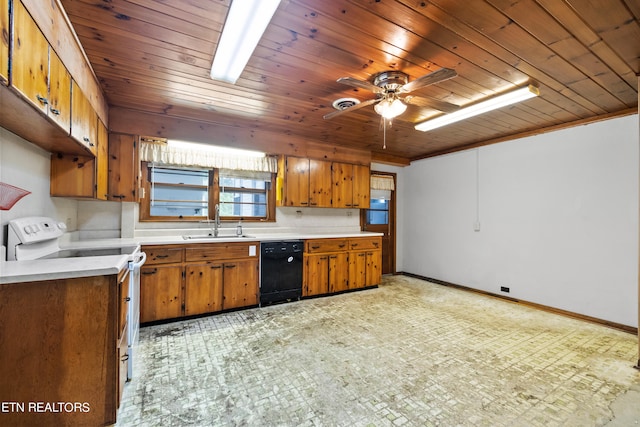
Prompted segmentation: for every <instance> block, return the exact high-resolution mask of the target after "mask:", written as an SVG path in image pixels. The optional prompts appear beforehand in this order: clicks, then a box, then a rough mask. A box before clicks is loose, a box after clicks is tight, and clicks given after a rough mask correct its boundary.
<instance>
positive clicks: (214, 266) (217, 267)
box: [211, 265, 222, 270]
mask: <svg viewBox="0 0 640 427" xmlns="http://www.w3.org/2000/svg"><path fill="white" fill-rule="evenodd" d="M211 268H213V269H216V270H217V269H219V268H222V266H221V265H212V266H211Z"/></svg>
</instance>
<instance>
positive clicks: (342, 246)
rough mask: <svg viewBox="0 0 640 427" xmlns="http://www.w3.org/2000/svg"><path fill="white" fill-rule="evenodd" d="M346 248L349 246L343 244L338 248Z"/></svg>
mask: <svg viewBox="0 0 640 427" xmlns="http://www.w3.org/2000/svg"><path fill="white" fill-rule="evenodd" d="M345 246H347V245H345V244H344V243H343V244H341V245H338V247H339V248H341V249H342V248H344V247H345Z"/></svg>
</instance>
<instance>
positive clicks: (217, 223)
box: [213, 204, 220, 237]
mask: <svg viewBox="0 0 640 427" xmlns="http://www.w3.org/2000/svg"><path fill="white" fill-rule="evenodd" d="M214 210H215V217H214V219H213V237H218V228H219V227H220V205H218V204H216V207H215V209H214Z"/></svg>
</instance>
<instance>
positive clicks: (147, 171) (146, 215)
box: [139, 162, 276, 222]
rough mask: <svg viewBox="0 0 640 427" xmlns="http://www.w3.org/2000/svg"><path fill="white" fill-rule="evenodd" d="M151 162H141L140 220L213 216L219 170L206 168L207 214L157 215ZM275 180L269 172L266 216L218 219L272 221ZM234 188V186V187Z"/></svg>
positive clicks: (168, 219) (191, 219) (190, 218)
mask: <svg viewBox="0 0 640 427" xmlns="http://www.w3.org/2000/svg"><path fill="white" fill-rule="evenodd" d="M150 166H151V163H150V162H141V172H142V177H141V181H142V182H141V183H142V187H143V188H144V197H140V215H139V220H140V222H199V221H207V220H213V219H214V217H215V209H213V206H215V205H216V204H219V203H220V170H219V169H217V168H211V169H206V168H203V169H204V170H207V171H208V173H209V185H208V187H209V188H208V192H207V194H208V201H209V205H208V209H207V210H208V216H205V215H202V216H166V215H163V216H159V215H155V216H152V215H151V167H150ZM176 169H198V168H189V167H186V166H185V167H183V168H180V167H177V168H176ZM275 181H276V174H275V173H272V174H271V180H270V181H268V182H270V184H268V185H267V188H266V189H265V193H266V200H267V212H266V213H267V216H266V217H265V218H263V217H254V216H245V217H237V216H221V217H220V221H223V222H237V221H243V222H274V221H275V218H276V197H275V193H276V192H275ZM234 188H235V187H234Z"/></svg>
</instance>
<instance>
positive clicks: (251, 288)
mask: <svg viewBox="0 0 640 427" xmlns="http://www.w3.org/2000/svg"><path fill="white" fill-rule="evenodd" d="M223 274H224V279H223V282H224V283H223V294H224V297H223V302H222V308H223V309H225V310H228V309H230V308H239V307H249V306H252V305H257V304H258V286H259V284H258V260H257V259H256V260H253V259H252V260H244V261H234V262H228V263H225V264H224V268H223Z"/></svg>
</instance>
